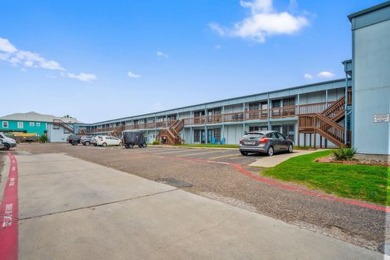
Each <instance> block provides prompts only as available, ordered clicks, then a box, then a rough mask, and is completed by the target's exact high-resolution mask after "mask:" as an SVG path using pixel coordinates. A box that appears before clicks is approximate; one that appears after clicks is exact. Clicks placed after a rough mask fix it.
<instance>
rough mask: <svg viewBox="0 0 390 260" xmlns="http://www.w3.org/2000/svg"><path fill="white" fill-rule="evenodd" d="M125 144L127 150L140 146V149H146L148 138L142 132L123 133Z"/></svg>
mask: <svg viewBox="0 0 390 260" xmlns="http://www.w3.org/2000/svg"><path fill="white" fill-rule="evenodd" d="M122 136H123V144H124V146H125V148H133V147H134V145H138V147H139V148H146V146H147V144H146V138H145V136H144V134H143V133H142V132H140V131H123V133H122Z"/></svg>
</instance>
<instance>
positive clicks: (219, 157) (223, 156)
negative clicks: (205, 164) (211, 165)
mask: <svg viewBox="0 0 390 260" xmlns="http://www.w3.org/2000/svg"><path fill="white" fill-rule="evenodd" d="M229 157H236V158H242V156H237V154H236V153H234V154H226V155H221V156H216V157H211V158H209V160H217V159H222V158H229ZM230 159H232V158H230Z"/></svg>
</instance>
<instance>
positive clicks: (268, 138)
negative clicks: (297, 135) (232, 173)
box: [240, 131, 294, 156]
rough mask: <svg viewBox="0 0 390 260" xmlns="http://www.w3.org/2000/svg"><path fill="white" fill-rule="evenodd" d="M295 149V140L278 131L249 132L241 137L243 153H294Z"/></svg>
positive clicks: (241, 150) (270, 154)
mask: <svg viewBox="0 0 390 260" xmlns="http://www.w3.org/2000/svg"><path fill="white" fill-rule="evenodd" d="M293 149H294V144H293V142H292V141H291V140H290V139H288V138H286V137H285V136H284V135H283V134H281V133H279V132H277V131H256V132H249V133H245V135H244V136H243V137H242V138H241V139H240V152H241V154H242V155H248V153H264V154H268V155H269V156H272V155H274V154H275V153H280V152H289V153H292V151H293Z"/></svg>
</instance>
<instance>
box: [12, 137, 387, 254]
mask: <svg viewBox="0 0 390 260" xmlns="http://www.w3.org/2000/svg"><path fill="white" fill-rule="evenodd" d="M14 153H15V154H19V155H24V154H25V155H30V154H37V155H38V154H42V153H65V154H68V155H71V156H72V157H74V158H80V159H83V160H86V161H89V162H95V163H99V164H101V165H104V166H108V167H110V168H114V169H117V170H121V171H124V172H127V173H130V174H133V175H137V176H141V177H143V178H146V179H149V180H152V181H157V182H162V183H168V184H170V185H171V186H174V187H178V188H179V189H181V190H184V191H189V192H191V193H193V194H198V195H201V196H203V197H207V198H211V199H212V200H217V201H220V202H223V203H226V204H229V205H231V206H234V207H238V208H241V209H245V210H248V211H251V212H254V213H258V214H261V215H264V216H268V217H272V218H274V219H278V220H281V221H284V222H286V223H290V224H293V225H295V226H298V227H300V228H304V229H307V230H312V231H315V232H316V233H318V234H326V235H328V236H330V237H335V238H338V239H340V240H343V241H347V242H349V243H353V244H356V245H359V246H363V247H366V248H369V249H371V250H378V248H380V247H381V246H382V245H383V244H384V243H385V241H386V236H387V235H388V234H387V233H385V228H386V214H385V213H384V212H382V211H378V210H374V209H370V208H365V207H359V206H355V205H350V204H348V203H344V202H340V201H334V200H329V199H324V198H321V197H318V196H308V195H306V194H304V192H299V190H301V191H302V187H299V186H298V187H297V186H293V187H294V188H298V191H297V190H294V191H292V190H291V189H289V188H288V187H291V186H288V187H287V188H284V187H283V185H284V184H283V185H282V186H278V185H273V184H272V183H269V182H267V180H270V179H265V178H263V179H262V180H260V181H259V180H258V179H256V178H253V176H258V173H259V169H258V168H252V167H248V166H247V165H249V164H251V163H253V162H255V161H256V160H260V161H262V160H265V159H267V158H268V157H262V156H260V157H259V156H248V157H243V156H241V155H240V154H239V153H238V151H237V150H210V149H179V148H147V149H138V148H135V149H123V148H122V149H120V148H119V149H118V148H117V147H109V148H96V147H84V146H81V145H80V146H71V145H66V144H50V145H48V144H45V145H38V144H36V145H35V144H32V145H28V144H26V145H20V146H19V147H18V148H17V149H16V150H15V151H14ZM238 166H239V167H241V168H237V167H238ZM244 173H249V174H252V175H251V176H249V175H246V174H244ZM264 180H265V181H264ZM271 181H272V180H271ZM303 191H305V190H303ZM320 195H321V194H320ZM352 202H353V201H352ZM387 223H389V222H387Z"/></svg>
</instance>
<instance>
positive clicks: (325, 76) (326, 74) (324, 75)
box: [303, 71, 336, 80]
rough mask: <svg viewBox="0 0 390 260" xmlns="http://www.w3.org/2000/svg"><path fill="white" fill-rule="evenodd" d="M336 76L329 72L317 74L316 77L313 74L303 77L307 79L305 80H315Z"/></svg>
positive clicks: (306, 74)
mask: <svg viewBox="0 0 390 260" xmlns="http://www.w3.org/2000/svg"><path fill="white" fill-rule="evenodd" d="M335 76H336V75H335V74H333V73H332V72H329V71H321V72H319V73H317V74H315V75H314V76H313V74H310V73H305V74H304V75H303V77H304V78H305V79H309V80H310V79H313V78H315V77H316V78H328V79H329V78H334V77H335Z"/></svg>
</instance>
